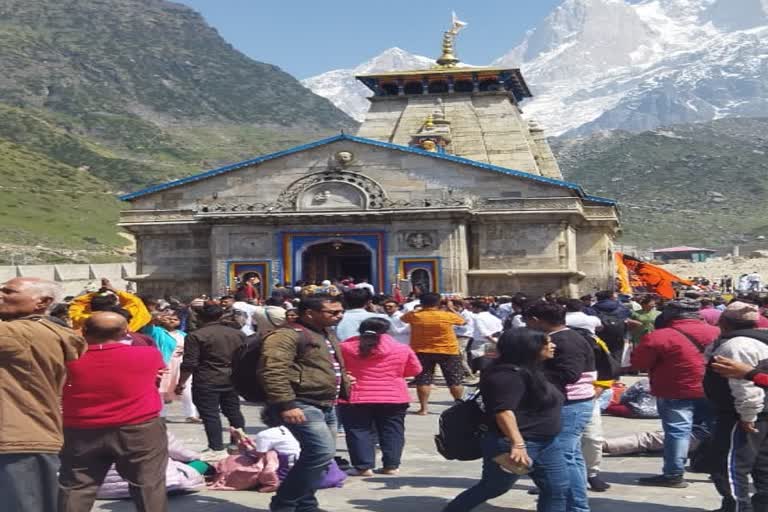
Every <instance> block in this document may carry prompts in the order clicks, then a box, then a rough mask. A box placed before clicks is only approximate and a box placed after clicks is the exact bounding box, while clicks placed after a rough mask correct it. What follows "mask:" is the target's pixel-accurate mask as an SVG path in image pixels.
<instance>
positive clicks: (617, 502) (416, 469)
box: [95, 390, 719, 512]
mask: <svg viewBox="0 0 768 512" xmlns="http://www.w3.org/2000/svg"><path fill="white" fill-rule="evenodd" d="M433 400H434V406H433V411H432V414H430V415H429V416H426V417H420V416H416V415H408V418H407V434H406V435H407V440H408V444H407V446H406V450H405V454H404V456H403V465H402V468H401V474H400V475H399V476H394V477H385V476H376V477H373V478H363V479H361V478H350V479H349V480H348V481H347V482H346V483H345V485H344V487H343V488H341V489H333V490H325V491H321V492H320V493H319V498H320V504H321V506H322V507H323V508H325V509H327V510H329V511H333V512H352V511H363V510H365V511H371V512H433V511H434V512H438V511H440V510H441V509H442V506H443V505H444V504H445V503H447V502H448V501H449V500H450V499H451V498H452V497H453V496H455V495H457V494H458V493H459V492H461V491H462V490H463V489H465V488H467V487H469V486H471V485H472V484H473V483H474V482H475V481H476V479H477V478H478V475H479V473H480V469H479V462H452V461H446V460H445V459H443V458H442V457H441V456H440V455H438V454H437V452H436V451H435V449H434V445H433V442H432V436H433V434H434V433H435V431H436V425H437V414H438V413H439V411H441V410H443V409H444V408H445V407H447V406H448V405H449V404H450V402H449V399H448V394H447V393H446V392H445V391H444V390H439V391H437V392H436V393H435V394H434V396H433ZM243 409H244V412H245V416H246V421H247V422H248V425H249V427H248V428H247V429H246V430H247V431H248V432H249V433H255V432H258V430H259V429H260V428H261V427H260V423H259V421H258V417H259V414H258V412H259V410H258V408H257V407H255V406H250V405H244V407H243ZM176 410H178V409H176ZM171 419H174V417H173V416H172V417H171ZM604 420H605V431H606V435H607V436H617V435H622V434H625V433H630V432H637V431H645V430H657V429H659V428H660V426H659V423H658V420H629V419H623V418H613V417H605V418H604ZM170 429H171V430H172V431H173V432H174V434H176V435H177V436H178V437H179V438H180V439H182V440H183V441H185V442H186V443H188V445H189V447H190V448H194V449H202V448H204V447H205V442H204V441H205V435H204V433H203V430H202V427H201V426H199V425H186V424H176V423H173V424H171V425H170ZM339 452H340V455H342V456H345V457H346V458H348V457H347V456H346V453H345V452H346V449H345V447H344V441H343V438H340V440H339ZM603 466H604V467H603V476H604V477H605V479H606V480H607V481H609V482H610V483H611V484H612V485H613V487H612V488H611V489H610V490H609V491H608V492H605V493H590V498H591V500H590V501H591V505H592V510H593V512H650V511H662V512H693V511H700V510H713V509H716V508H717V507H718V506H719V500H718V498H717V495H716V493H715V491H714V488H713V487H712V485H711V483H710V482H709V481H708V479H707V477H706V475H698V474H695V475H689V481H690V482H691V486H690V487H688V488H687V489H679V490H678V489H657V488H647V487H640V486H637V485H635V484H634V481H635V480H636V479H637V478H638V477H640V476H646V475H651V474H657V473H658V471H659V469H660V468H661V459H660V458H658V457H647V456H642V457H617V458H606V459H605V462H604V465H603ZM531 486H532V484H531V482H530V481H529V480H527V479H523V480H521V481H520V482H519V484H518V485H517V486H516V488H515V489H513V490H512V491H510V492H509V493H507V494H506V495H505V496H502V497H501V498H499V499H497V500H495V501H493V502H491V503H490V504H487V505H484V506H481V507H478V508H477V509H475V510H476V511H477V512H501V511H507V512H510V511H511V512H515V511H518V512H519V511H527V510H535V498H534V497H533V496H530V495H528V494H527V493H526V492H525V491H526V490H527V489H529V488H530V487H531ZM269 499H270V495H265V494H259V493H257V492H202V493H197V494H192V495H188V496H177V497H172V498H171V500H170V510H171V511H179V512H182V511H183V512H202V511H206V512H207V511H217V512H245V511H251V512H253V511H256V512H265V511H267V510H268V506H267V505H268V503H269ZM95 510H99V511H110V512H123V511H132V510H134V509H133V506H132V504H131V503H130V502H125V501H123V502H115V501H101V502H98V505H97V507H96V509H95Z"/></svg>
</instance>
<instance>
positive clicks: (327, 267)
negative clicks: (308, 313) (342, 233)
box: [301, 240, 376, 282]
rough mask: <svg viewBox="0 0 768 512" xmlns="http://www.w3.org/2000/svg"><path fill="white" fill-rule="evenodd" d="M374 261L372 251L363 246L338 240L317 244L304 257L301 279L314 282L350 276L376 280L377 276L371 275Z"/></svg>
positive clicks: (308, 249) (306, 251)
mask: <svg viewBox="0 0 768 512" xmlns="http://www.w3.org/2000/svg"><path fill="white" fill-rule="evenodd" d="M372 259H373V256H372V254H371V251H369V250H368V249H367V248H366V247H365V246H364V245H362V244H356V243H350V242H342V241H337V240H335V241H330V242H325V243H319V244H315V245H312V246H310V247H308V248H307V249H306V250H305V251H304V254H303V255H302V265H301V268H302V276H301V278H302V279H303V280H305V281H312V282H314V281H322V280H323V279H331V280H333V279H337V278H344V277H349V276H351V277H353V278H355V280H359V279H360V278H363V277H365V278H368V279H369V280H375V278H376V276H373V275H371V267H372V265H371V262H372ZM373 282H375V281H373Z"/></svg>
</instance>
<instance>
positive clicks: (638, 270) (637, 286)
mask: <svg viewBox="0 0 768 512" xmlns="http://www.w3.org/2000/svg"><path fill="white" fill-rule="evenodd" d="M614 256H615V259H616V280H617V284H618V288H619V291H621V293H627V294H631V293H635V292H645V293H655V294H656V295H658V296H659V297H663V298H665V299H674V298H675V288H674V286H673V283H680V284H684V285H688V286H690V285H692V284H693V282H691V281H689V280H688V279H683V278H681V277H678V276H676V275H675V274H673V273H672V272H668V271H667V270H664V269H663V268H661V267H659V266H657V265H652V264H651V263H647V262H645V261H640V260H638V259H637V258H633V257H632V256H627V255H626V254H622V253H620V252H617V253H615V255H614Z"/></svg>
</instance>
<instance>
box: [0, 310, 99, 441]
mask: <svg viewBox="0 0 768 512" xmlns="http://www.w3.org/2000/svg"><path fill="white" fill-rule="evenodd" d="M83 352H85V340H84V339H83V338H82V337H81V336H79V335H78V334H77V333H76V332H75V331H73V330H72V329H70V328H68V327H63V326H61V325H60V324H58V323H55V322H52V321H50V320H48V319H46V318H44V317H42V316H39V315H36V316H28V317H24V318H20V319H17V320H11V321H10V322H0V361H2V362H3V364H2V365H0V453H58V452H59V450H60V449H61V446H62V442H63V435H62V427H61V403H60V402H61V391H62V389H63V387H64V382H65V380H66V377H67V367H66V362H67V361H74V360H75V359H77V358H78V357H80V356H81V355H82V354H83Z"/></svg>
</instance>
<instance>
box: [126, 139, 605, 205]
mask: <svg viewBox="0 0 768 512" xmlns="http://www.w3.org/2000/svg"><path fill="white" fill-rule="evenodd" d="M339 141H350V142H357V143H360V144H367V145H370V146H376V147H380V148H385V149H391V150H395V151H402V152H406V153H412V154H417V155H422V156H425V157H429V158H436V159H438V160H444V161H450V162H454V163H458V164H463V165H468V166H471V167H475V168H479V169H485V170H487V171H493V172H498V173H501V174H506V175H508V176H515V177H518V178H523V179H526V180H532V181H536V182H539V183H546V184H548V185H554V186H557V187H563V188H567V189H570V190H573V191H575V192H576V193H577V194H578V195H579V196H580V197H582V198H583V199H584V200H586V201H589V202H592V203H597V204H601V205H615V204H616V201H614V200H613V199H607V198H604V197H598V196H591V195H588V194H586V193H585V192H584V190H583V189H582V188H581V186H580V185H578V184H576V183H571V182H569V181H564V180H557V179H554V178H547V177H544V176H539V175H536V174H531V173H527V172H523V171H518V170H515V169H508V168H506V167H500V166H497V165H492V164H487V163H484V162H478V161H476V160H471V159H469V158H463V157H460V156H455V155H450V154H445V153H433V152H430V151H425V150H423V149H419V148H414V147H409V146H401V145H398V144H391V143H389V142H382V141H378V140H373V139H367V138H363V137H356V136H353V135H347V134H345V133H342V134H340V135H335V136H333V137H328V138H326V139H321V140H318V141H315V142H310V143H308V144H303V145H301V146H295V147H292V148H289V149H284V150H282V151H277V152H275V153H270V154H267V155H262V156H259V157H256V158H253V159H250V160H243V161H242V162H237V163H234V164H230V165H225V166H223V167H219V168H216V169H212V170H209V171H205V172H201V173H198V174H194V175H192V176H187V177H185V178H181V179H178V180H174V181H169V182H166V183H161V184H158V185H153V186H151V187H147V188H144V189H141V190H138V191H136V192H131V193H129V194H124V195H121V196H119V199H120V200H122V201H131V200H133V199H136V198H139V197H142V196H145V195H149V194H154V193H156V192H161V191H163V190H168V189H170V188H175V187H179V186H182V185H186V184H187V183H194V182H196V181H200V180H204V179H207V178H211V177H214V176H219V175H221V174H225V173H228V172H231V171H235V170H238V169H242V168H244V167H249V166H252V165H256V164H260V163H263V162H267V161H269V160H274V159H276V158H280V157H284V156H288V155H293V154H295V153H300V152H302V151H306V150H309V149H313V148H316V147H319V146H324V145H327V144H332V143H334V142H339Z"/></svg>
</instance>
